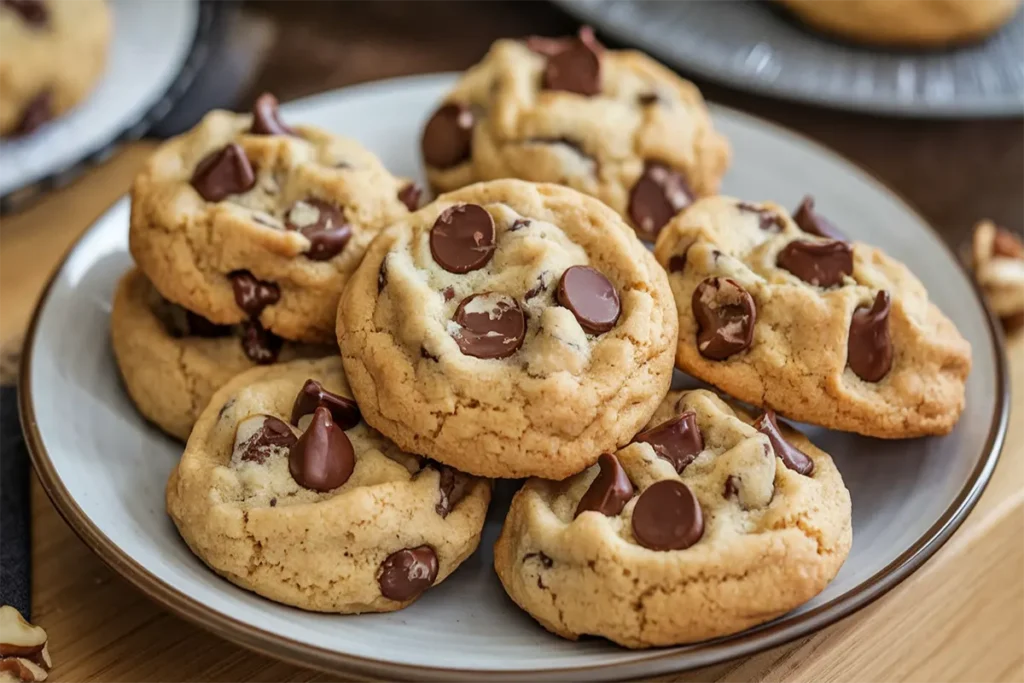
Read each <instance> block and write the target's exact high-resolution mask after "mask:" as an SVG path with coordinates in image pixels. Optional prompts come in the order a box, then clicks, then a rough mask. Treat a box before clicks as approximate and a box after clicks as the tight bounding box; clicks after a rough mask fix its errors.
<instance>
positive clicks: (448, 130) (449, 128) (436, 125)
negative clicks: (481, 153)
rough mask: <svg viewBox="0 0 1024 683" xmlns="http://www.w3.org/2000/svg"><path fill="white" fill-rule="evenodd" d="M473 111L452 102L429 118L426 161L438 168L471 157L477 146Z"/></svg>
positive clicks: (424, 140) (425, 132)
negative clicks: (474, 136)
mask: <svg viewBox="0 0 1024 683" xmlns="http://www.w3.org/2000/svg"><path fill="white" fill-rule="evenodd" d="M475 118H476V117H474V115H473V110H472V109H470V108H469V107H468V106H466V105H465V104H459V103H456V102H452V103H449V104H446V105H444V106H442V107H441V108H440V109H438V110H437V111H436V112H434V115H433V116H431V117H430V120H429V121H427V125H426V127H425V128H424V129H423V137H422V138H421V140H420V148H421V149H422V151H423V160H424V161H425V162H426V164H427V166H433V167H434V168H451V167H453V166H458V165H459V164H461V163H462V162H464V161H466V160H467V159H469V156H470V153H471V152H472V149H473V125H474V124H475V123H476V121H475Z"/></svg>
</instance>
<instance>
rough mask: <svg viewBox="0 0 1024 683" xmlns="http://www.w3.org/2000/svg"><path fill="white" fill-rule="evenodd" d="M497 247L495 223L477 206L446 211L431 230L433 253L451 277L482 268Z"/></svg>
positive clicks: (469, 205) (456, 206) (466, 206)
mask: <svg viewBox="0 0 1024 683" xmlns="http://www.w3.org/2000/svg"><path fill="white" fill-rule="evenodd" d="M494 244H495V231H494V219H493V218H491V214H490V213H488V212H487V210H486V209H484V207H482V206H477V205H476V204H457V205H455V206H452V207H449V208H447V209H445V210H444V211H443V212H442V213H441V215H440V216H438V217H437V220H436V221H434V227H433V228H431V229H430V253H431V254H432V255H433V257H434V260H435V261H436V262H437V264H438V265H439V266H441V267H442V268H444V269H445V270H447V271H448V272H449V273H460V274H461V273H468V272H470V271H474V270H479V269H480V268H483V267H484V266H486V265H487V263H488V262H489V261H490V260H491V257H492V256H494V248H495V246H494Z"/></svg>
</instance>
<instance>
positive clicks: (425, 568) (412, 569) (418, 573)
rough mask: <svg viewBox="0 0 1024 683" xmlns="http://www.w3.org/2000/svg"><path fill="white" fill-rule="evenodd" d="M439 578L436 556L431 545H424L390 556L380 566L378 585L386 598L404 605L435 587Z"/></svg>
mask: <svg viewBox="0 0 1024 683" xmlns="http://www.w3.org/2000/svg"><path fill="white" fill-rule="evenodd" d="M436 578H437V553H435V552H434V549H433V548H431V547H430V546H429V545H421V546H419V547H418V548H405V549H404V550H399V551H398V552H396V553H391V554H390V555H388V556H387V559H385V560H384V561H383V562H382V563H381V565H380V574H379V576H378V577H377V584H378V585H379V586H380V594H381V595H383V596H384V597H385V598H388V599H390V600H396V601H398V602H405V601H406V600H412V599H413V598H415V597H418V596H419V595H420V594H421V593H423V591H425V590H427V589H428V588H430V587H431V586H432V585H434V580H435V579H436Z"/></svg>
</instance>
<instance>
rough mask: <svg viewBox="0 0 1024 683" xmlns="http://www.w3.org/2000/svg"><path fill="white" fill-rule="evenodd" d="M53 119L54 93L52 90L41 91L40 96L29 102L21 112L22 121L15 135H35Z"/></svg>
mask: <svg viewBox="0 0 1024 683" xmlns="http://www.w3.org/2000/svg"><path fill="white" fill-rule="evenodd" d="M52 119H53V92H52V91H51V90H50V89H46V90H43V91H41V92H40V93H39V94H38V95H36V96H35V97H33V98H32V99H31V100H29V102H28V104H26V105H25V110H24V111H22V112H21V121H19V122H18V127H17V128H16V129H15V131H14V135H15V136H18V135H28V134H29V133H34V132H35V131H36V130H38V129H39V127H40V126H42V125H43V124H44V123H47V122H48V121H51V120H52Z"/></svg>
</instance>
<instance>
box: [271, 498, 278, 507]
mask: <svg viewBox="0 0 1024 683" xmlns="http://www.w3.org/2000/svg"><path fill="white" fill-rule="evenodd" d="M270 507H272V508H273V507H277V498H271V499H270Z"/></svg>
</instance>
